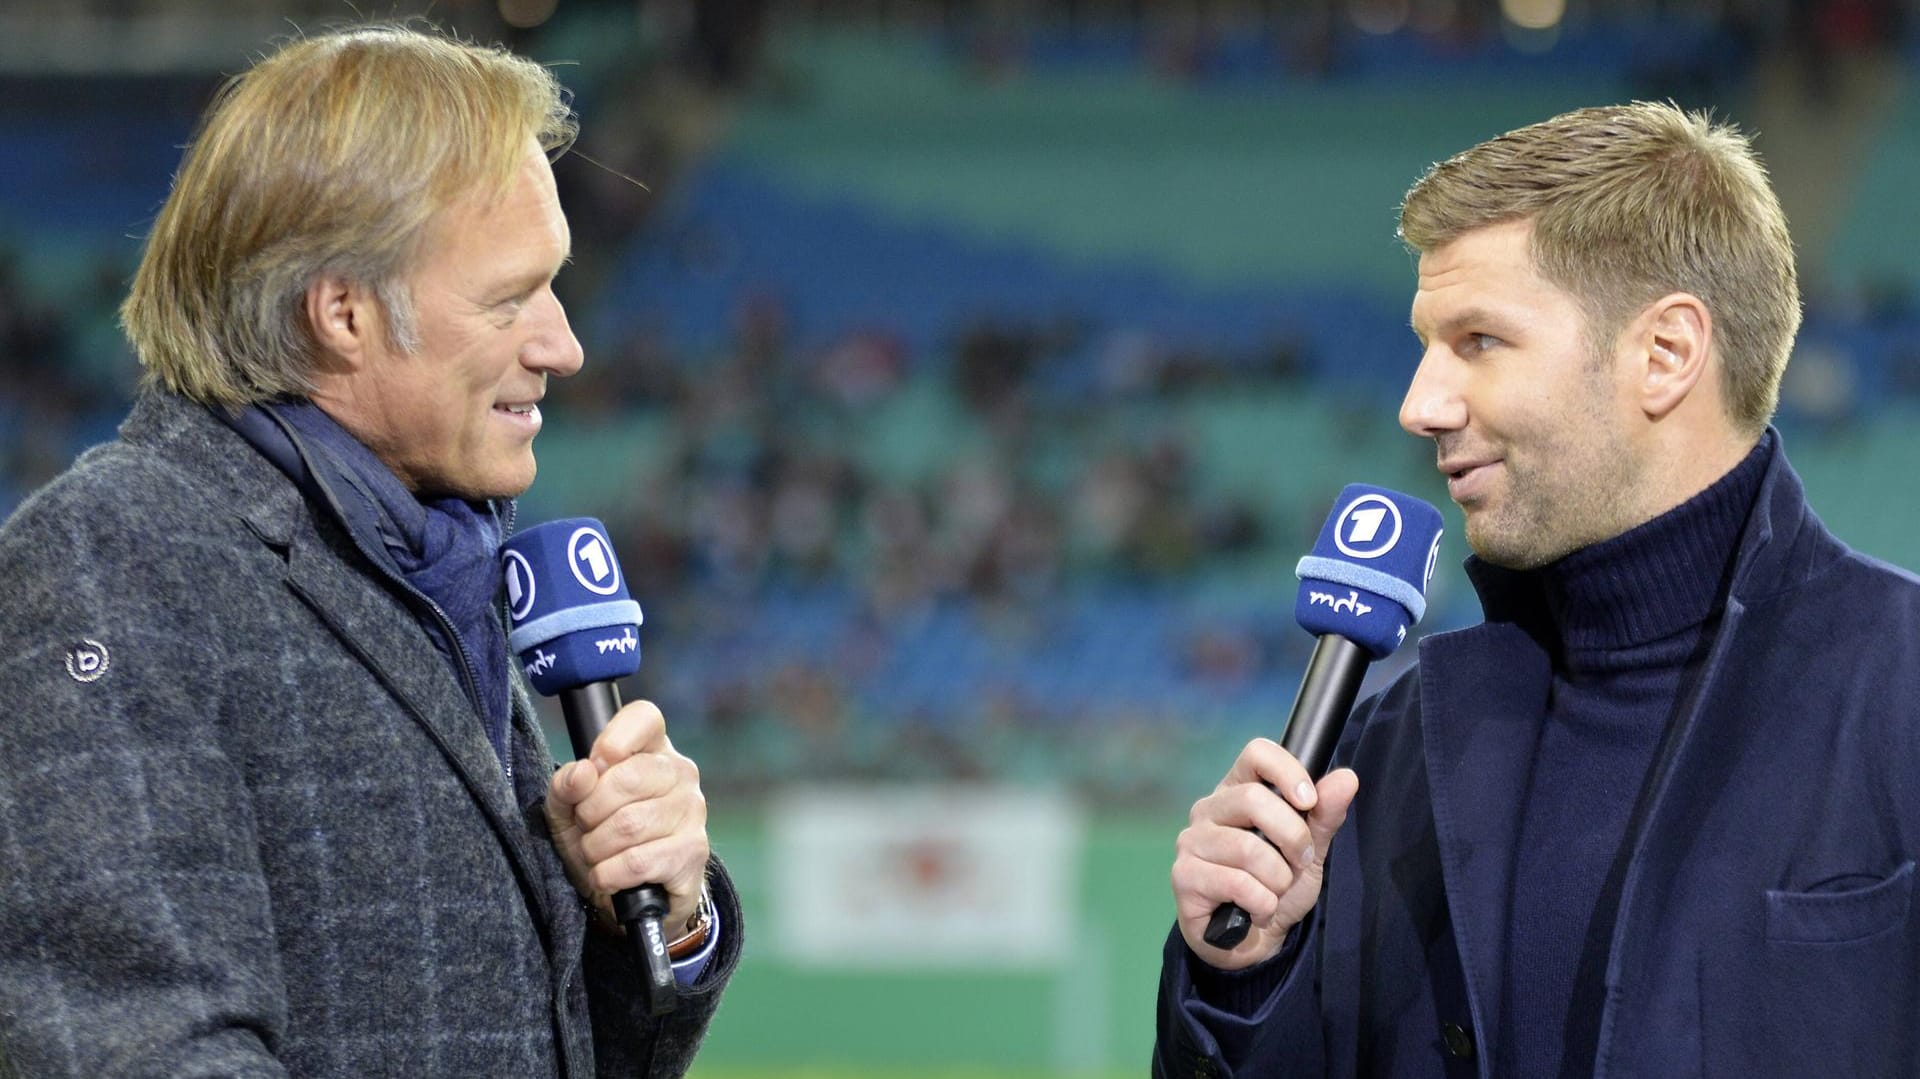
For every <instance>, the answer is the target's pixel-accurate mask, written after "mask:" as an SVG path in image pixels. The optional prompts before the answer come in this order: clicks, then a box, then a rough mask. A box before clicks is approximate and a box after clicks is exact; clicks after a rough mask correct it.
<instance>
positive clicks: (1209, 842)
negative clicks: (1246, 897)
mask: <svg viewBox="0 0 1920 1079" xmlns="http://www.w3.org/2000/svg"><path fill="white" fill-rule="evenodd" d="M1305 832H1306V828H1305V827H1304V826H1302V828H1301V833H1302V835H1303V836H1304V834H1305ZM1302 846H1304V844H1302ZM1175 848H1176V849H1177V850H1178V851H1179V854H1180V856H1181V857H1185V858H1194V859H1198V860H1199V861H1202V862H1208V863H1211V864H1213V865H1220V866H1226V867H1227V868H1229V869H1238V870H1241V871H1242V872H1245V873H1247V874H1249V875H1251V876H1252V877H1253V878H1254V879H1255V880H1258V881H1259V882H1260V883H1261V884H1262V885H1263V886H1265V887H1266V888H1267V890H1269V891H1271V892H1272V893H1273V894H1274V895H1281V894H1284V893H1285V892H1286V890H1287V889H1288V888H1290V887H1292V886H1293V881H1294V874H1295V865H1294V863H1295V861H1296V859H1295V858H1293V857H1288V856H1283V855H1282V854H1281V852H1280V851H1278V850H1276V849H1274V846H1273V844H1272V843H1269V842H1268V841H1267V840H1266V839H1265V838H1264V837H1262V836H1259V835H1256V834H1254V833H1253V832H1250V831H1247V830H1246V829H1244V828H1221V827H1212V826H1206V827H1197V828H1189V829H1187V830H1186V831H1185V832H1182V833H1181V834H1180V841H1179V842H1178V843H1176V844H1175Z"/></svg>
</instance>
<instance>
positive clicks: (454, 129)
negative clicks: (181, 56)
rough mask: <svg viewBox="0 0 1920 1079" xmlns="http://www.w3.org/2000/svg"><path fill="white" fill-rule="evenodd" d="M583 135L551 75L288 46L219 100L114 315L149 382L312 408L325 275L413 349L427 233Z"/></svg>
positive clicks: (387, 44) (494, 53)
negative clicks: (374, 306)
mask: <svg viewBox="0 0 1920 1079" xmlns="http://www.w3.org/2000/svg"><path fill="white" fill-rule="evenodd" d="M577 130H578V128H577V125H576V123H575V121H574V118H573V114H572V110H571V108H570V106H569V98H568V95H567V93H566V91H565V90H564V89H562V88H561V86H560V85H559V83H558V82H557V81H556V80H555V79H554V77H553V75H552V73H551V72H549V71H548V70H547V69H546V68H544V67H541V66H540V65H539V64H536V63H534V62H532V61H530V60H527V59H524V58H522V57H517V56H514V55H512V54H510V53H508V52H507V51H506V50H504V49H502V48H499V47H484V46H478V45H473V44H468V43H466V42H461V41H457V40H453V39H451V38H448V37H444V36H441V35H440V34H438V33H437V32H434V31H433V30H431V29H430V28H421V27H418V26H415V25H412V24H407V25H378V26H361V27H355V28H351V29H347V30H342V31H338V32H334V33H328V34H324V35H320V36H315V37H310V38H302V39H299V40H295V41H293V42H291V43H289V44H287V45H285V46H283V47H281V48H280V49H278V50H276V51H275V52H273V53H272V54H270V55H268V56H266V57H264V58H263V59H261V60H260V61H259V62H257V63H255V64H254V65H253V66H252V67H251V68H250V69H248V70H247V71H246V72H244V73H242V74H240V75H238V76H235V77H234V78H233V79H232V80H230V81H229V82H228V83H227V84H226V86H225V87H224V88H223V89H222V90H221V92H220V93H219V95H218V96H217V97H216V98H215V100H214V102H213V104H212V105H211V106H210V107H209V108H208V110H207V114H206V116H205V117H204V118H203V119H202V121H201V125H200V129H199V131H198V132H197V133H196V135H195V137H194V140H193V143H192V145H191V147H190V148H189V149H188V151H187V153H186V157H185V159H184V160H183V161H182V163H181V166H180V171H179V173H178V174H177V175H176V176H175V178H174V183H173V190H172V192H171V194H169V196H168V197H167V201H166V204H165V205H164V206H163V207H162V208H161V210H160V214H159V217H158V218H157V219H156V220H155V222H154V225H153V230H152V232H151V234H150V235H149V236H148V238H147V244H146V250H145V253H144V255H143V256H142V258H141V261H140V267H139V269H138V271H137V272H136V273H135V275H134V279H133V287H132V289H131V291H130V292H129V294H128V296H127V299H126V302H125V303H124V304H122V305H121V309H120V317H121V322H122V324H123V326H124V327H125V328H126V332H127V337H128V339H129V340H130V341H131V342H132V343H133V347H134V350H135V351H136V352H137V353H138V354H139V356H140V362H141V364H142V365H144V366H145V368H146V370H147V375H146V377H147V379H148V381H154V382H158V383H160V384H161V385H163V386H165V387H166V388H167V389H170V390H172V391H174V392H176V393H179V394H182V395H184V396H186V397H189V398H192V399H194V400H197V401H201V402H203V403H206V404H209V405H226V406H229V407H238V406H242V405H246V404H251V403H256V402H260V401H264V400H269V399H272V398H275V397H285V396H305V395H307V394H308V393H310V392H311V390H312V387H313V382H312V375H313V364H314V357H315V350H316V347H317V346H316V343H315V340H314V337H313V331H312V327H311V326H310V325H309V324H308V321H307V317H306V310H305V297H306V292H307V289H308V287H309V285H310V284H311V283H312V282H313V281H314V280H315V279H317V278H318V277H320V276H321V275H323V274H335V275H339V276H341V277H344V278H346V279H347V280H351V281H354V282H357V283H360V284H362V285H364V286H366V287H368V288H369V289H372V290H373V291H374V294H375V295H376V296H377V297H378V298H379V300H380V302H381V306H382V307H383V308H384V309H385V311H386V313H387V324H388V339H389V342H390V343H391V344H393V345H394V346H395V347H396V348H400V349H404V350H406V351H412V350H413V349H415V348H417V347H418V342H417V328H416V324H415V319H414V315H413V307H412V302H411V296H410V293H409V292H408V290H407V286H406V279H407V275H408V274H409V273H410V271H411V269H412V268H413V265H414V262H415V260H416V258H417V256H418V254H419V252H420V249H421V247H422V246H423V243H424V239H425V237H426V234H427V232H428V226H429V225H430V223H431V222H432V221H433V220H434V219H435V217H436V215H438V214H439V213H440V211H442V210H444V209H445V208H446V207H448V206H449V205H450V204H452V203H454V202H456V201H458V200H460V199H461V198H462V197H463V196H466V195H468V194H470V193H473V192H476V191H477V192H481V193H487V192H498V193H504V192H505V191H506V190H507V189H508V187H509V186H510V185H511V181H512V178H513V176H514V174H515V172H516V171H517V169H518V167H519V164H520V161H521V160H522V155H524V154H525V152H526V147H527V145H528V140H529V139H530V138H531V139H533V140H535V141H537V142H538V143H539V145H540V147H541V148H542V150H544V151H545V152H546V153H548V154H549V155H557V154H558V153H561V152H564V151H565V149H566V148H567V147H568V146H569V145H571V143H572V141H573V139H574V136H575V135H576V133H577Z"/></svg>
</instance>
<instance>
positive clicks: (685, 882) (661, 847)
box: [587, 830, 709, 896]
mask: <svg viewBox="0 0 1920 1079" xmlns="http://www.w3.org/2000/svg"><path fill="white" fill-rule="evenodd" d="M708 854H709V846H708V843H707V833H706V832H705V831H704V830H701V831H697V832H681V833H677V834H674V835H671V836H667V837H665V838H662V839H656V840H654V841H652V842H650V843H644V844H642V845H640V846H638V847H628V848H627V849H625V850H623V851H621V852H619V853H618V854H615V855H614V856H613V857H611V858H604V859H601V860H600V861H596V862H594V864H593V869H592V871H591V872H589V874H588V877H587V879H588V882H589V883H590V884H591V886H592V888H593V890H594V891H596V892H605V893H608V894H612V893H614V892H620V891H625V890H626V889H628V888H637V887H639V886H640V885H642V884H661V885H665V886H666V889H667V891H668V892H669V893H671V894H673V895H675V896H688V895H697V894H698V893H699V891H700V885H701V882H702V881H703V880H704V874H705V872H706V865H707V855H708Z"/></svg>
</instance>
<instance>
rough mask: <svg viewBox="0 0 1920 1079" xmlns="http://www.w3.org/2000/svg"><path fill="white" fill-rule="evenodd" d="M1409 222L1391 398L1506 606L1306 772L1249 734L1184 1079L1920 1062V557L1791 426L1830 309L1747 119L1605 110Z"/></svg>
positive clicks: (1532, 143)
mask: <svg viewBox="0 0 1920 1079" xmlns="http://www.w3.org/2000/svg"><path fill="white" fill-rule="evenodd" d="M1401 234H1402V236H1403V237H1404V238H1405V239H1406V241H1407V243H1408V245H1409V246H1410V247H1411V248H1413V250H1414V251H1415V252H1416V253H1418V255H1419V257H1420V263H1419V288H1418V291H1417V293H1416V295H1415V297H1414V301H1413V312H1412V324H1413V329H1414V333H1415V334H1416V335H1417V336H1418V338H1419V340H1420V344H1421V349H1422V353H1421V357H1420V362H1419V366H1418V367H1417V368H1416V369H1415V371H1414V374H1413V378H1412V382H1411V384H1410V385H1409V387H1408V390H1407V394H1406V398H1405V400H1404V401H1403V403H1402V405H1401V410H1400V422H1401V425H1402V426H1403V427H1405V428H1406V429H1407V430H1408V431H1409V432H1410V433H1412V434H1414V435H1416V436H1419V437H1422V438H1429V439H1432V440H1433V442H1434V444H1435V448H1436V458H1437V460H1436V464H1437V467H1438V468H1439V471H1440V472H1441V473H1442V474H1443V475H1445V476H1446V477H1447V488H1448V493H1449V494H1450V495H1451V496H1452V498H1453V500H1454V501H1455V502H1456V503H1457V504H1458V505H1459V507H1460V509H1461V512H1462V513H1463V515H1464V516H1465V519H1466V534H1467V541H1468V544H1469V546H1471V547H1472V549H1473V552H1474V554H1473V557H1472V558H1470V559H1469V560H1468V563H1467V571H1468V575H1469V576H1470V577H1471V579H1472V581H1473V584H1474V587H1475V589H1476V590H1477V591H1478V593H1479V595H1480V600H1481V605H1482V607H1483V609H1484V612H1485V616H1486V617H1485V621H1484V623H1483V624H1481V625H1478V626H1475V627H1472V628H1470V629H1466V630H1462V631H1459V632H1455V633H1444V634H1437V635H1434V636H1430V637H1428V638H1426V639H1425V640H1423V641H1421V642H1420V657H1419V662H1418V664H1417V665H1416V666H1415V667H1414V668H1413V669H1411V670H1410V671H1408V672H1406V673H1405V674H1403V675H1402V676H1401V677H1400V678H1399V679H1397V680H1396V681H1395V682H1394V683H1393V684H1392V685H1391V686H1390V687H1388V688H1387V689H1386V690H1385V691H1383V692H1382V693H1380V694H1378V695H1376V696H1375V697H1373V698H1371V699H1369V700H1367V701H1365V702H1362V704H1361V705H1360V706H1359V707H1358V708H1357V709H1356V710H1355V712H1354V715H1353V717H1352V719H1351V720H1350V722H1349V724H1348V726H1347V728H1346V731H1345V734H1344V736H1343V738H1342V741H1341V744H1340V747H1339V749H1338V750H1337V751H1336V753H1335V758H1334V763H1335V764H1336V765H1337V766H1338V767H1336V768H1335V769H1334V770H1333V771H1330V772H1329V773H1328V774H1327V775H1326V776H1324V777H1322V778H1321V779H1320V780H1319V781H1318V782H1317V783H1316V782H1314V781H1312V779H1311V778H1310V777H1309V776H1307V774H1306V773H1305V771H1304V769H1302V767H1301V766H1300V763H1299V762H1298V761H1297V760H1295V759H1294V758H1293V757H1292V756H1291V755H1289V754H1288V753H1286V751H1284V750H1283V749H1281V748H1280V747H1279V746H1278V745H1276V744H1274V743H1272V742H1270V741H1267V740H1265V739H1256V740H1254V741H1253V742H1252V743H1250V744H1248V746H1247V747H1246V748H1245V749H1244V750H1243V751H1242V753H1241V754H1240V757H1239V759H1238V760H1237V761H1236V762H1235V763H1234V765H1233V767H1232V768H1231V770H1229V772H1228V773H1227V775H1226V777H1225V779H1223V780H1222V782H1221V783H1220V785H1219V786H1218V787H1217V788H1216V789H1215V790H1214V791H1213V793H1211V794H1209V795H1207V796H1206V797H1204V798H1202V799H1200V800H1199V801H1198V802H1197V803H1196V804H1195V805H1194V807H1193V811H1192V815H1191V819H1190V824H1189V826H1188V828H1187V829H1186V830H1185V831H1183V832H1182V833H1181V834H1180V838H1179V841H1178V843H1177V846H1176V856H1175V860H1174V864H1173V872H1172V883H1173V890H1174V896H1175V901H1176V908H1177V924H1176V927H1175V931H1174V932H1173V933H1172V934H1171V936H1170V937H1169V940H1168V942H1167V947H1166V951H1165V962H1164V965H1163V968H1162V980H1161V1008H1160V1026H1159V1040H1158V1044H1157V1045H1156V1048H1155V1055H1154V1071H1155V1074H1156V1075H1162V1076H1197V1075H1211V1076H1245V1075H1262V1076H1268V1075H1272V1076H1321V1075H1333V1076H1396V1077H1398V1076H1436V1077H1438V1076H1456V1075H1480V1076H1527V1077H1534V1076H1590V1075H1609V1076H1628V1075H1631V1076H1669V1075H1739V1076H1804V1075H1858V1076H1868V1075H1870V1076H1889V1077H1890V1076H1908V1075H1916V1074H1920V1035H1916V1033H1915V1031H1916V1029H1920V1028H1917V1027H1916V1022H1915V1020H1916V1017H1920V920H1916V911H1915V910H1914V907H1913V904H1912V902H1911V897H1912V891H1913V877H1914V860H1915V856H1916V851H1917V850H1920V768H1917V767H1916V762H1920V724H1916V722H1915V719H1916V718H1920V717H1916V710H1920V706H1916V705H1915V704H1914V703H1913V702H1914V701H1915V700H1920V664H1915V663H1914V662H1913V657H1914V655H1915V651H1916V648H1920V579H1916V578H1915V577H1914V576H1913V575H1912V574H1910V573H1908V572H1906V571H1904V570H1901V569H1898V568H1896V567H1893V566H1889V565H1886V564H1884V563H1881V562H1877V561H1875V560H1873V559H1871V558H1867V557H1865V556H1862V555H1859V554H1857V553H1855V552H1853V551H1851V550H1849V549H1848V548H1847V547H1846V546H1845V545H1844V544H1842V543H1841V542H1840V541H1839V540H1837V539H1835V538H1834V537H1833V536H1832V535H1831V534H1829V533H1828V532H1827V531H1826V529H1825V528H1824V527H1823V526H1822V525H1821V524H1820V522H1819V520H1818V519H1817V518H1816V517H1815V516H1814V515H1813V513H1812V511H1811V510H1809V509H1808V507H1807V504H1806V500H1805V497H1804V493H1803V491H1802V488H1801V484H1800V481H1799V478H1798V477H1797V476H1796V475H1795V474H1794V472H1793V470H1792V468H1791V467H1790V466H1789V465H1788V463H1787V459H1786V455H1785V452H1784V450H1783V449H1782V448H1781V440H1780V437H1779V435H1778V433H1777V432H1775V431H1774V430H1773V429H1772V428H1771V427H1769V426H1768V420H1769V418H1770V417H1771V415H1772V412H1773V408H1774V405H1775V402H1776V400H1777V397H1778V391H1779V383H1780V377H1781V373H1782V371H1783V370H1784V368H1785V365H1786V362H1787V357H1788V355H1789V353H1790V352H1791V350H1792V347H1793V336H1794V333H1795V331H1796V329H1797V327H1798V325H1799V317H1800V312H1799V294H1798V287H1797V285H1796V282H1795V271H1794V263H1793V249H1792V244H1791V242H1790V240H1789V239H1788V235H1787V228H1786V221H1785V218H1784V216H1783V215H1782V214H1781V212H1780V208H1779V204H1778V202H1777V201H1776V200H1775V198H1774V195H1773V192H1772V191H1771V189H1770V188H1769V187H1768V184H1767V181H1766V176H1765V173H1764V171H1763V170H1762V168H1761V167H1760V164H1759V162H1758V160H1757V159H1756V158H1755V157H1754V155H1753V153H1752V151H1751V149H1750V148H1749V146H1748V145H1747V142H1746V140H1745V139H1744V138H1743V137H1742V136H1741V135H1740V134H1739V133H1738V132H1737V131H1735V130H1733V129H1732V128H1730V127H1727V126H1725V125H1721V124H1716V123H1714V122H1712V121H1711V120H1709V119H1707V118H1705V117H1702V116H1697V115H1689V114H1687V113H1684V112H1682V111H1680V110H1679V109H1676V108H1673V107H1671V106H1667V105H1658V104H1647V103H1637V104H1632V105H1624V106H1617V107H1609V108H1594V109H1582V110H1578V111H1575V112H1572V113H1568V114H1566V115H1564V116H1559V117H1555V118H1553V119H1551V120H1548V121H1545V122H1543V123H1539V124H1534V125H1532V126H1529V127H1525V128H1521V129H1519V130H1517V131H1513V132H1510V133H1508V134H1506V135H1503V136H1500V137H1499V138H1496V139H1493V140H1490V141H1488V142H1485V143H1482V144H1480V145H1479V146H1475V147H1473V148H1472V149H1469V150H1467V151H1465V152H1463V153H1461V154H1459V155H1457V156H1455V157H1453V158H1451V159H1449V160H1447V161H1444V162H1441V163H1439V164H1437V165H1435V166H1434V167H1433V168H1432V169H1431V170H1430V171H1429V172H1428V173H1427V175H1426V176H1425V177H1424V178H1422V179H1421V181H1420V182H1419V183H1418V184H1416V185H1415V186H1414V188H1413V190H1412V191H1411V192H1410V193H1409V194H1408V196H1407V198H1406V201H1405V203H1404V205H1403V208H1402V213H1401ZM1362 783H1364V784H1365V787H1366V793H1364V794H1362V793H1360V788H1361V785H1362ZM1254 829H1257V830H1258V831H1257V832H1256V831H1255V830H1254ZM1227 902H1233V903H1237V904H1238V905H1240V906H1241V907H1242V908H1243V909H1245V910H1246V911H1247V912H1248V913H1249V914H1250V916H1251V918H1252V920H1253V928H1252V931H1251V932H1249V934H1248V935H1247V938H1246V940H1245V941H1244V942H1242V943H1241V944H1240V945H1238V946H1237V947H1235V948H1232V949H1220V948H1216V947H1214V946H1212V945H1210V944H1208V943H1206V941H1205V939H1204V931H1205V927H1206V924H1207V921H1208V918H1209V916H1210V915H1211V914H1212V912H1213V910H1214V909H1215V908H1216V907H1217V906H1219V905H1220V904H1222V903H1227Z"/></svg>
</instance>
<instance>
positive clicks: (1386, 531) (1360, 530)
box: [1333, 495, 1401, 558]
mask: <svg viewBox="0 0 1920 1079" xmlns="http://www.w3.org/2000/svg"><path fill="white" fill-rule="evenodd" d="M1400 527H1401V526H1400V507H1398V506H1396V505H1394V504H1393V500H1392V499H1390V498H1382V497H1381V496H1379V495H1361V496H1360V497H1359V498H1356V499H1354V500H1353V501H1352V502H1349V503H1347V508H1346V509H1343V510H1341V511H1340V519H1339V520H1338V521H1337V522H1336V523H1335V524H1334V526H1333V543H1334V546H1336V547H1338V548H1340V553H1341V554H1344V555H1346V556H1347V557H1348V558H1379V557H1380V556H1381V555H1383V554H1386V553H1387V552H1388V551H1391V550H1393V545H1394V544H1396V543H1399V542H1400Z"/></svg>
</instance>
